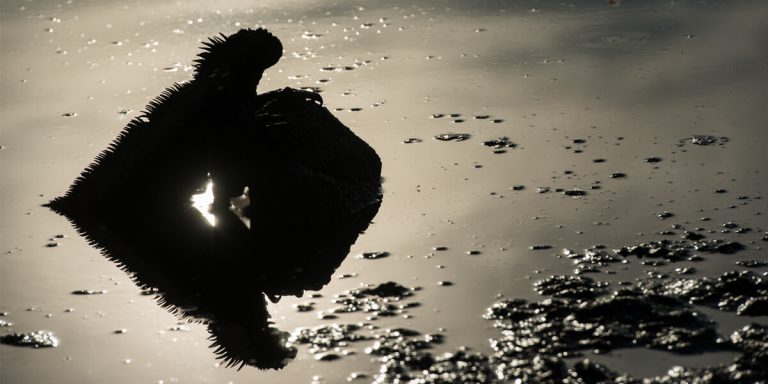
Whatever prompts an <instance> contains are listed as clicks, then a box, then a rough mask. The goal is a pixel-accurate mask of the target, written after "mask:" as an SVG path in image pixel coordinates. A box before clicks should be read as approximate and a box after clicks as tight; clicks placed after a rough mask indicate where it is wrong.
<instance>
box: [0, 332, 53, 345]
mask: <svg viewBox="0 0 768 384" xmlns="http://www.w3.org/2000/svg"><path fill="white" fill-rule="evenodd" d="M0 343H2V344H8V345H15V346H18V347H32V348H54V347H58V346H59V339H58V338H56V336H55V335H54V334H53V332H51V331H33V332H28V333H10V334H7V335H3V336H0Z"/></svg>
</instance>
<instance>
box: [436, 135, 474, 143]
mask: <svg viewBox="0 0 768 384" xmlns="http://www.w3.org/2000/svg"><path fill="white" fill-rule="evenodd" d="M470 137H471V135H470V134H469V133H443V134H440V135H437V136H435V140H440V141H464V140H469V138H470Z"/></svg>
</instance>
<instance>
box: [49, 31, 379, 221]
mask: <svg viewBox="0 0 768 384" xmlns="http://www.w3.org/2000/svg"><path fill="white" fill-rule="evenodd" d="M203 45H204V46H203V48H202V49H203V51H202V52H201V53H200V54H199V56H198V59H197V60H196V61H195V74H194V77H193V79H192V80H191V81H189V82H186V83H183V84H174V85H173V86H171V87H170V88H168V89H167V90H166V91H165V92H163V93H162V94H161V95H160V96H158V97H157V98H155V99H154V100H153V101H151V102H150V103H149V105H148V106H147V107H146V111H145V112H143V113H142V114H141V115H139V116H138V117H136V118H134V119H133V120H131V122H129V123H128V125H127V126H126V127H125V129H124V130H123V131H122V132H121V133H120V134H119V135H118V136H117V138H116V139H115V140H114V141H113V142H112V143H111V144H110V145H109V146H108V147H107V149H106V150H104V151H103V152H101V153H100V154H99V155H98V156H97V157H96V159H95V160H94V162H93V163H92V164H90V165H89V166H88V167H87V168H86V169H85V170H84V171H83V172H82V174H81V175H80V176H79V177H78V178H77V179H76V180H75V181H74V183H73V184H72V186H71V187H70V188H69V190H68V191H67V193H66V194H65V195H64V196H62V197H58V198H55V199H53V200H52V201H51V202H49V203H48V204H47V205H48V206H49V207H50V208H52V209H53V210H54V211H56V212H59V213H64V214H65V215H66V214H67V213H72V212H79V214H84V213H87V214H93V215H97V216H101V217H104V216H110V215H111V216H115V215H125V214H128V215H134V214H135V212H126V210H125V209H124V207H123V205H124V204H125V202H126V201H128V200H132V201H139V202H141V203H142V205H143V206H144V207H145V208H146V209H163V207H165V206H167V205H168V204H174V205H188V204H190V203H189V197H190V196H191V195H192V194H193V193H194V192H195V191H196V190H198V189H199V188H200V187H201V186H203V185H204V184H205V183H207V181H208V179H209V178H210V180H211V181H212V182H213V184H214V206H213V211H214V212H215V213H216V214H217V215H220V216H222V218H224V219H228V220H224V222H230V223H231V222H232V219H233V218H234V217H235V216H234V215H233V214H232V213H231V212H229V207H230V198H232V197H234V196H238V195H241V194H242V193H243V190H244V187H246V186H247V187H248V190H249V198H250V202H251V207H250V208H248V209H246V210H245V211H244V212H245V215H246V216H249V217H250V218H251V221H252V223H255V225H256V226H258V225H259V224H258V223H267V224H266V225H276V224H279V220H285V222H286V223H291V222H297V221H299V222H300V221H304V220H311V219H317V218H328V217H334V216H338V215H347V214H351V213H353V212H355V211H358V210H360V209H363V208H364V207H365V206H367V205H370V204H372V203H375V202H376V201H378V199H379V198H380V191H379V182H380V174H381V161H380V159H379V157H378V155H377V154H376V152H375V151H374V150H373V149H372V148H371V147H370V146H368V145H367V144H366V143H365V142H364V141H363V140H361V139H360V138H358V137H357V136H356V135H354V133H352V131H350V130H349V129H348V128H347V127H346V126H344V125H343V124H342V123H341V122H339V121H338V120H337V119H336V118H334V117H333V115H331V114H330V112H328V111H327V109H325V108H323V107H322V106H321V104H322V98H320V96H319V94H316V93H312V92H307V91H300V90H295V89H291V88H284V89H281V90H277V91H272V92H268V93H265V94H259V95H257V93H256V87H257V85H258V83H259V81H260V79H261V77H262V74H263V72H264V70H266V69H267V68H269V67H271V66H272V65H274V64H275V63H276V62H277V61H278V60H279V59H280V57H281V55H282V44H281V43H280V40H279V39H278V38H277V37H275V36H274V35H272V34H271V33H269V32H268V31H267V30H265V29H261V28H260V29H256V30H252V29H243V30H240V31H238V32H237V33H235V34H233V35H231V36H225V35H221V36H217V37H213V38H211V39H209V41H207V42H205V43H203ZM276 220H277V221H276Z"/></svg>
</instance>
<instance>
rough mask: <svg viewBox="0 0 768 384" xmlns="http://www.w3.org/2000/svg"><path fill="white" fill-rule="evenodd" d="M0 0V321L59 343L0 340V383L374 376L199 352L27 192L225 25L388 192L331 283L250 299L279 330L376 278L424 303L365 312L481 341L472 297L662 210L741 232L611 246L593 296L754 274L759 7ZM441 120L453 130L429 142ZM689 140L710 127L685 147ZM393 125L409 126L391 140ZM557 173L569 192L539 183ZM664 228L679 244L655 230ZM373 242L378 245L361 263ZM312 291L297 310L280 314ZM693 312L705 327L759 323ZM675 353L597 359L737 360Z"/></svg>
mask: <svg viewBox="0 0 768 384" xmlns="http://www.w3.org/2000/svg"><path fill="white" fill-rule="evenodd" d="M1 6H2V8H1V9H0V17H1V18H2V19H1V20H0V31H1V33H0V52H1V55H0V68H2V70H0V84H1V85H2V91H1V92H0V113H2V121H3V124H2V126H0V146H2V149H1V150H0V177H1V179H2V183H0V209H1V211H2V215H0V236H1V237H0V246H1V247H2V249H0V251H2V255H0V265H1V266H2V268H0V274H1V277H2V279H1V280H0V285H1V286H0V291H1V292H2V296H1V301H0V312H7V313H8V314H7V315H6V316H3V317H2V319H3V320H5V321H9V322H12V323H13V326H12V327H8V328H5V327H3V330H2V331H5V330H6V329H9V331H13V332H31V331H35V330H49V331H52V332H53V333H54V334H55V335H56V337H57V338H58V339H59V341H60V343H59V346H58V347H56V348H44V349H41V348H38V349H33V348H21V347H16V346H9V345H0V359H1V360H0V364H1V369H0V381H2V382H20V383H21V382H49V381H52V380H56V379H60V378H62V377H66V378H71V379H70V380H72V381H76V382H90V381H107V382H131V383H132V382H159V381H164V382H175V381H178V382H228V381H232V382H264V383H269V382H305V383H306V382H311V381H313V380H314V381H318V382H328V383H335V382H340V381H342V380H346V379H347V377H348V376H349V375H350V374H351V373H352V372H365V373H366V374H367V378H361V379H359V380H358V381H362V382H366V381H371V380H372V377H373V376H374V375H375V374H376V373H377V372H378V370H379V365H380V363H378V362H376V361H374V360H373V359H374V358H375V356H372V355H368V354H366V353H365V352H364V350H365V348H367V347H369V346H370V344H371V343H370V342H360V343H352V344H350V346H349V347H348V348H346V349H350V350H353V351H355V352H356V354H352V355H346V356H342V357H341V359H338V360H334V361H320V360H316V359H315V356H314V355H312V354H311V353H309V352H308V348H307V347H306V346H305V345H298V355H297V357H296V359H295V360H294V361H292V362H291V363H289V364H288V365H287V366H286V367H285V368H284V369H282V370H280V371H260V370H257V369H255V368H251V367H245V368H243V369H242V370H240V371H237V370H235V369H232V368H225V367H222V366H219V365H218V363H217V360H216V358H215V353H214V350H213V349H211V348H209V347H208V345H209V344H210V342H209V341H208V339H207V338H208V333H207V331H206V327H205V326H204V325H201V324H197V323H190V324H187V323H186V322H184V323H183V324H184V326H183V327H177V325H178V323H179V321H180V319H179V318H177V317H176V316H175V315H174V314H172V313H170V312H168V311H166V310H165V309H163V308H162V307H160V306H158V305H157V303H156V302H155V300H154V299H153V297H152V296H145V295H141V289H140V288H138V287H137V286H136V285H134V283H133V282H132V281H131V279H130V278H129V277H128V276H127V275H126V274H125V273H123V272H122V271H121V269H120V268H118V267H117V266H116V265H115V264H113V263H112V262H110V261H109V260H107V259H106V258H104V257H102V256H101V255H100V254H99V252H98V251H97V250H95V249H94V248H92V247H90V246H89V245H88V243H87V242H86V241H85V240H84V239H83V238H81V237H80V236H79V235H78V234H77V233H76V232H75V230H74V229H72V228H71V226H70V225H69V223H68V222H67V221H66V220H65V219H64V218H62V217H59V216H57V215H55V214H53V213H52V212H50V211H49V210H47V209H45V208H43V207H41V206H40V204H42V203H44V202H46V201H48V200H49V199H50V198H52V197H54V196H57V195H60V194H62V193H63V192H64V191H65V190H66V188H67V186H68V185H69V184H70V183H71V181H72V180H73V179H74V178H75V177H76V176H77V175H78V174H79V172H80V171H81V170H82V169H83V168H84V167H85V166H86V165H87V164H88V163H89V162H90V161H91V159H92V158H93V157H94V156H95V155H96V154H97V153H98V152H100V151H101V150H102V149H103V148H105V147H106V145H107V144H108V143H109V141H110V140H111V139H112V138H113V137H114V136H115V135H116V134H117V133H118V132H119V131H120V130H121V129H122V128H123V126H124V125H125V124H126V123H127V122H128V120H129V119H130V118H132V117H134V116H136V115H137V114H138V111H141V110H142V109H143V108H144V106H145V105H146V103H147V102H148V101H149V100H150V99H151V98H153V97H155V96H156V95H158V94H159V93H160V92H161V91H162V90H163V89H164V88H166V87H167V86H169V85H170V84H172V83H173V82H174V81H182V80H187V79H189V78H190V76H191V68H190V65H191V64H192V60H193V59H194V55H195V54H196V53H197V51H198V47H199V45H200V41H202V40H203V39H205V38H207V37H208V36H211V35H214V34H216V33H219V32H223V33H227V34H229V33H233V32H235V31H236V30H237V29H238V28H241V27H255V26H259V25H264V26H266V27H267V28H269V29H270V31H271V32H273V33H274V34H275V35H277V36H278V37H280V39H281V40H282V41H283V45H284V47H285V55H284V57H283V59H282V60H281V61H280V62H279V63H278V64H277V65H276V66H275V67H273V68H271V69H270V70H268V71H267V73H266V76H265V79H264V80H263V81H262V83H261V85H260V90H271V89H275V88H279V87H284V86H291V87H296V88H299V87H317V88H319V90H321V91H322V96H323V98H324V100H325V104H326V106H327V107H328V108H329V109H330V110H332V111H334V114H335V115H336V116H337V117H338V118H339V119H341V120H342V121H343V122H344V123H345V124H346V125H347V126H349V127H351V128H352V129H353V130H354V131H355V132H356V133H357V134H358V135H359V136H360V137H362V138H363V139H365V140H366V141H367V142H368V143H369V144H370V145H371V146H372V147H374V148H375V149H376V150H377V152H378V153H379V155H380V156H381V158H382V162H383V164H384V171H383V174H384V177H385V181H384V184H383V188H384V193H385V195H384V200H383V204H382V206H381V208H380V210H379V212H378V215H377V216H376V217H375V219H374V224H372V225H371V226H370V227H369V228H368V229H367V230H366V232H365V233H364V234H363V235H361V236H360V238H359V239H358V240H357V242H356V243H355V244H354V245H353V247H352V251H351V253H350V256H349V257H347V259H346V260H345V261H344V262H343V264H342V265H341V266H340V267H339V269H338V270H337V271H336V274H335V276H337V277H342V276H348V277H346V278H339V279H337V278H334V279H333V280H332V281H331V283H329V284H328V285H326V286H325V287H324V288H323V289H322V290H320V291H319V294H320V295H321V297H317V298H309V297H306V296H305V297H304V298H293V297H284V298H283V299H282V300H281V301H280V302H279V303H277V304H271V303H270V304H269V306H268V310H269V312H270V313H271V315H272V318H273V320H274V321H275V325H276V326H277V327H278V328H280V329H281V330H284V331H288V332H291V331H293V330H294V329H297V328H300V327H316V326H321V325H329V324H332V323H342V324H343V323H355V322H359V321H366V320H365V318H366V316H370V314H369V313H349V314H337V318H336V319H328V320H322V319H320V318H319V316H318V312H323V311H328V310H330V309H332V308H334V307H336V306H337V304H334V303H331V300H332V299H333V296H334V295H335V294H337V293H341V292H343V291H345V290H349V289H354V288H358V287H359V286H360V285H361V284H362V283H370V284H380V283H384V282H388V281H394V282H397V283H399V284H402V285H403V286H407V287H414V286H419V287H421V288H422V289H421V290H419V291H415V294H414V295H413V297H411V298H409V299H408V300H407V301H413V302H418V303H420V305H419V306H415V307H412V308H407V311H406V313H405V314H407V315H408V316H405V317H404V316H403V315H404V314H398V315H397V316H392V317H384V316H382V317H379V319H377V320H373V321H369V322H370V323H372V324H375V325H377V326H378V327H381V328H386V327H403V328H409V329H414V330H418V331H419V332H421V333H423V334H431V333H441V334H443V335H444V337H445V340H444V342H443V343H442V344H436V345H435V346H434V348H433V352H434V353H435V354H439V353H442V352H446V351H455V350H456V348H458V347H459V346H468V347H471V348H473V349H474V350H476V351H480V352H484V353H490V352H491V349H490V345H489V342H488V339H489V338H493V337H497V336H498V334H499V332H498V330H495V329H493V328H492V324H491V322H489V321H486V320H484V319H483V318H482V315H483V314H484V313H485V310H486V308H487V307H489V306H490V305H492V304H493V303H494V302H496V301H498V300H499V299H500V298H501V297H503V298H521V299H526V300H531V301H538V300H541V299H542V297H541V296H539V295H538V294H537V293H536V292H535V291H534V286H533V283H534V282H535V281H536V280H540V279H543V278H545V277H547V276H549V275H552V274H570V273H572V270H573V269H574V268H576V267H577V266H576V265H574V264H573V261H572V260H571V259H568V258H567V257H563V254H562V252H561V249H563V248H568V249H572V250H575V251H576V252H581V251H582V250H584V249H586V248H589V247H591V246H593V245H596V244H604V245H606V246H607V248H608V249H612V248H619V247H622V246H628V245H635V244H638V243H641V242H649V241H655V240H660V239H665V238H666V239H677V238H679V236H681V235H683V234H684V230H682V229H676V228H673V226H674V225H675V224H679V225H682V226H683V227H685V229H687V230H693V229H695V228H697V227H701V228H704V229H705V230H704V231H700V233H703V234H705V235H707V237H708V238H711V239H716V238H724V239H726V240H727V241H738V242H739V243H741V244H743V245H744V247H745V249H744V250H742V251H740V252H737V253H733V254H722V253H713V254H708V253H702V254H701V255H702V256H703V258H704V260H703V261H687V260H684V261H679V262H675V263H669V264H667V265H659V266H652V265H643V264H642V263H641V260H639V259H632V258H629V263H628V264H618V265H612V266H609V267H606V268H604V269H603V272H605V271H611V272H615V274H605V273H598V274H591V275H590V276H591V277H592V278H594V279H595V280H599V281H608V282H613V284H614V285H612V286H611V289H616V288H617V286H616V284H615V282H616V281H621V280H626V281H632V279H635V278H639V277H645V276H647V273H648V271H661V272H667V273H669V274H670V275H673V277H674V274H675V272H674V270H675V268H680V267H694V268H695V272H694V273H693V274H692V275H686V276H683V277H686V278H699V277H706V276H709V277H716V276H720V275H721V274H722V273H723V272H726V271H730V270H747V269H749V268H747V267H744V266H740V265H737V264H736V263H735V262H736V261H738V260H766V255H765V251H764V246H765V244H766V242H765V241H764V238H765V236H766V235H765V232H766V231H767V230H768V223H766V219H765V217H766V216H765V215H766V211H768V209H767V208H768V203H767V202H768V200H767V199H766V197H765V196H764V194H765V189H766V183H768V178H767V177H766V174H765V170H764V164H766V163H768V152H767V151H765V148H766V145H768V133H767V132H768V131H766V130H765V129H764V125H765V121H766V118H768V112H766V109H765V105H766V101H767V100H768V97H767V96H766V89H768V50H767V49H766V45H765V44H764V36H766V35H768V22H767V21H766V20H768V6H766V5H765V4H764V3H763V2H760V1H743V2H720V1H709V2H694V1H675V2H668V1H645V2H629V1H625V2H622V3H621V4H620V5H618V6H611V5H609V4H608V3H607V2H605V1H594V2H589V3H585V2H570V3H569V2H559V1H515V2H507V1H488V2H482V3H472V2H459V1H439V2H435V1H430V2H422V3H420V4H419V3H416V4H415V5H414V3H413V2H392V3H389V4H387V5H382V4H379V3H374V2H367V1H361V2H354V1H342V2H335V3H323V2H307V1H298V0H297V1H287V2H274V3H261V4H259V5H255V4H252V3H249V2H227V3H224V2H203V1H193V2H184V3H168V4H162V5H158V4H156V3H153V2H147V1H133V2H122V3H120V4H109V3H106V2H95V1H83V2H79V1H69V2H48V1H39V2H30V1H16V2H14V1H4V2H3V3H2V5H1ZM324 68H326V70H324ZM328 68H333V70H328ZM437 115H442V117H436V116H437ZM446 133H466V134H469V137H468V139H467V140H463V141H440V140H435V139H434V138H435V137H436V136H439V135H442V134H446ZM695 135H709V136H712V137H714V138H715V142H714V143H712V144H711V145H697V144H696V143H693V142H691V141H690V140H687V139H689V138H692V137H694V136H695ZM502 137H507V138H509V140H510V141H511V142H512V143H514V144H516V145H517V146H516V147H505V148H503V149H505V150H506V151H505V152H503V153H494V150H496V149H498V148H494V147H488V146H485V145H483V142H484V141H488V140H494V139H498V138H502ZM720 137H727V138H728V140H727V141H724V140H720ZM411 138H418V139H420V140H421V141H413V142H412V143H410V144H404V143H403V141H404V140H408V139H411ZM649 158H654V161H648V160H647V159H649ZM596 159H601V160H602V161H595V160H596ZM616 174H624V177H612V175H614V176H615V175H616ZM515 186H523V188H513V187H515ZM541 187H547V188H548V189H549V192H546V193H539V191H538V190H537V189H539V188H541ZM574 188H576V189H578V190H581V191H584V192H585V194H584V195H583V196H582V195H581V194H580V193H578V194H575V195H576V196H573V194H571V195H572V196H568V195H566V194H563V193H562V192H558V189H562V191H568V190H573V189H574ZM716 190H718V191H717V192H716ZM720 190H722V191H720ZM741 197H745V198H741ZM665 212H667V213H671V215H670V214H665ZM702 218H707V220H702ZM729 222H732V223H737V224H738V227H737V228H728V226H723V225H724V224H726V223H729ZM738 228H750V229H751V230H749V231H746V232H744V233H737V232H738V231H737V230H738ZM667 230H670V231H672V232H674V234H673V235H671V234H659V233H658V232H663V231H667ZM726 230H727V231H729V233H721V232H722V231H726ZM707 231H713V232H711V233H709V232H707ZM57 235H63V237H57ZM52 243H55V244H57V246H52V247H49V246H47V245H48V244H52ZM289 246H290V245H288V244H287V245H286V247H289ZM534 246H538V247H537V248H543V249H537V250H533V249H531V247H534ZM543 246H549V248H547V247H543ZM437 247H445V249H444V250H436V248H437ZM440 249H442V248H440ZM375 251H385V252H388V253H389V254H388V256H387V257H381V258H376V259H369V258H358V257H356V256H358V255H360V254H362V253H364V252H375ZM471 251H478V252H479V254H468V252H471ZM211 262H212V263H216V261H215V260H212V261H211ZM754 271H755V273H757V274H761V275H764V274H765V272H766V269H765V267H761V268H756V269H754ZM439 282H451V283H452V284H451V285H448V284H444V285H438V283H439ZM76 290H94V291H99V290H106V293H105V294H100V295H73V294H71V292H73V291H76ZM308 301H311V302H314V303H315V304H314V306H313V307H312V308H313V310H311V311H307V312H299V311H297V310H296V308H294V305H295V304H299V303H306V302H308ZM244 305H246V304H244ZM696 308H697V309H698V310H700V311H701V312H702V313H704V314H706V315H707V316H708V317H709V318H711V319H714V320H715V321H717V322H718V326H717V330H718V332H719V334H721V335H724V336H727V335H729V334H731V333H732V332H734V331H735V330H737V329H739V328H741V327H742V326H743V325H746V324H748V323H751V322H755V323H759V324H763V325H765V324H766V323H767V321H766V317H764V316H763V317H761V316H757V317H748V316H737V315H735V314H734V313H731V312H720V311H717V310H712V309H709V308H705V307H702V308H699V307H696ZM323 313H326V312H323ZM123 329H125V330H126V331H125V332H118V333H115V331H117V330H123ZM338 354H339V355H342V353H341V352H338ZM694 356H695V357H692V356H690V355H677V354H672V353H667V352H658V351H654V350H649V349H645V348H635V349H631V350H616V351H614V352H611V353H609V354H607V355H599V357H595V358H594V359H593V360H596V361H598V362H601V363H604V364H606V365H607V366H608V367H610V368H612V369H614V370H617V371H619V372H626V373H630V374H632V375H635V376H636V377H640V376H654V375H664V374H666V373H667V371H668V370H669V369H670V368H671V367H672V366H674V365H687V366H694V367H701V366H706V365H711V364H720V363H727V362H729V361H730V360H731V358H732V356H733V355H732V354H730V353H729V352H712V353H703V354H701V355H694ZM638 361H642V362H643V363H639V364H638V363H637V362H638ZM313 378H314V379H313Z"/></svg>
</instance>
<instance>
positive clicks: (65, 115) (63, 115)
mask: <svg viewBox="0 0 768 384" xmlns="http://www.w3.org/2000/svg"><path fill="white" fill-rule="evenodd" d="M61 116H62V117H76V116H77V112H67V113H62V114H61Z"/></svg>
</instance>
